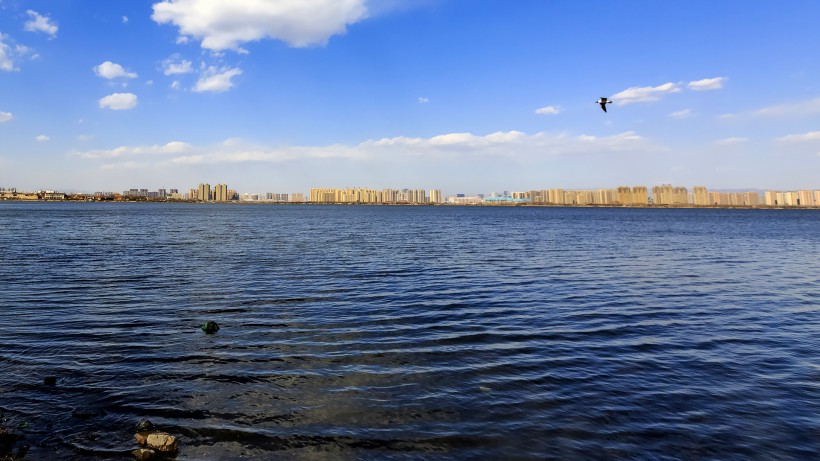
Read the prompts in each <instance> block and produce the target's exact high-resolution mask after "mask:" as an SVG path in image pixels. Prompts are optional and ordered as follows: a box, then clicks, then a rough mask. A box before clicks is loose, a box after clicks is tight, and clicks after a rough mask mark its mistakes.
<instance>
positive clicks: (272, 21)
mask: <svg viewBox="0 0 820 461" xmlns="http://www.w3.org/2000/svg"><path fill="white" fill-rule="evenodd" d="M153 9H154V13H153V14H152V15H151V19H153V20H154V21H156V22H157V23H159V24H172V25H175V26H177V27H178V28H179V34H180V37H192V38H195V39H198V40H200V41H201V46H202V47H203V48H206V49H209V50H215V51H219V50H227V49H233V50H236V49H239V48H240V45H241V44H242V43H247V42H254V41H258V40H262V39H265V38H270V39H275V40H281V41H283V42H286V43H288V44H289V45H290V46H293V47H306V46H311V45H325V44H326V43H327V41H328V39H330V37H331V36H333V35H338V34H343V33H345V32H346V28H347V26H348V25H349V24H354V23H356V22H359V21H361V20H362V19H364V18H365V17H366V16H367V8H366V6H365V0H231V1H215V0H163V1H161V2H158V3H155V4H154V5H153Z"/></svg>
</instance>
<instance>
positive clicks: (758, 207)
mask: <svg viewBox="0 0 820 461" xmlns="http://www.w3.org/2000/svg"><path fill="white" fill-rule="evenodd" d="M0 202H50V203H56V202H71V203H157V204H163V203H168V204H199V205H208V204H211V205H333V206H433V207H435V206H445V207H492V208H499V207H501V208H504V207H512V208H515V207H537V208H630V209H726V210H820V207H817V206H810V207H803V206H780V205H777V206H774V205H755V206H751V205H653V204H647V205H614V204H610V205H604V204H557V203H498V202H496V203H407V202H389V203H352V202H274V201H266V200H231V201H226V202H217V201H207V202H204V201H199V200H173V199H143V200H113V199H94V198H91V199H89V198H66V199H62V200H59V199H40V198H38V199H32V198H11V197H1V198H0Z"/></svg>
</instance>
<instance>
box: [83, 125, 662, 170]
mask: <svg viewBox="0 0 820 461" xmlns="http://www.w3.org/2000/svg"><path fill="white" fill-rule="evenodd" d="M658 149H662V148H660V147H658V146H655V145H653V144H652V143H651V142H649V141H648V140H647V139H645V138H643V137H641V136H640V135H638V134H636V133H634V132H631V131H630V132H625V133H620V134H617V135H613V136H601V137H598V136H590V135H569V134H566V133H558V134H554V133H545V132H541V133H536V134H533V135H527V134H526V133H523V132H520V131H505V132H496V133H490V134H486V135H475V134H472V133H447V134H441V135H437V136H432V137H429V138H414V137H405V136H399V137H393V138H382V139H371V140H367V141H364V142H361V143H359V144H354V145H343V144H333V145H327V146H279V147H269V146H260V145H255V144H249V143H246V142H243V141H241V140H237V139H229V140H227V141H225V142H223V143H221V144H219V145H216V146H195V145H191V144H188V143H184V142H180V141H175V142H171V143H168V144H165V145H152V146H121V147H117V148H115V149H110V150H92V151H86V152H77V153H75V155H76V156H78V157H80V158H85V159H102V158H106V159H114V158H119V159H122V161H124V162H126V161H127V162H133V161H134V160H135V158H137V157H139V158H142V159H143V160H145V158H146V156H157V157H155V158H157V159H158V160H157V161H159V162H160V163H165V164H172V165H190V164H217V163H242V162H265V163H277V162H288V161H299V160H310V159H346V160H349V161H374V160H378V159H385V158H400V157H407V158H418V157H424V158H430V159H442V158H448V159H457V160H460V159H463V160H464V161H469V160H470V159H475V158H480V157H499V158H528V157H529V158H542V157H543V156H544V155H613V154H619V153H634V152H650V151H657V150H658Z"/></svg>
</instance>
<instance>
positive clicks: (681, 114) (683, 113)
mask: <svg viewBox="0 0 820 461" xmlns="http://www.w3.org/2000/svg"><path fill="white" fill-rule="evenodd" d="M693 115H695V113H694V112H693V111H692V109H683V110H679V111H676V112H672V113H671V114H669V116H670V117H672V118H677V119H682V118H689V117H692V116H693Z"/></svg>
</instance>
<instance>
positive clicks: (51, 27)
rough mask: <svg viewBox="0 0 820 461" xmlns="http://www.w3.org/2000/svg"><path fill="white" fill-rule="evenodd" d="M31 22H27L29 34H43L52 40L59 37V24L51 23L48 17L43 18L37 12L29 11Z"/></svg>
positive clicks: (26, 27) (26, 26)
mask: <svg viewBox="0 0 820 461" xmlns="http://www.w3.org/2000/svg"><path fill="white" fill-rule="evenodd" d="M26 13H27V14H28V15H29V18H30V19H29V20H28V21H26V24H25V29H26V30H27V31H29V32H43V33H44V34H48V35H49V36H50V37H51V38H54V37H56V36H57V29H58V28H57V24H54V23H53V22H51V19H50V18H48V17H47V16H42V15H40V14H39V13H37V12H36V11H32V10H28V11H26Z"/></svg>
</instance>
